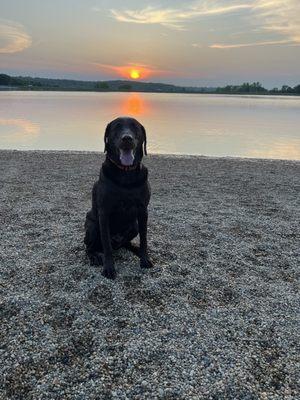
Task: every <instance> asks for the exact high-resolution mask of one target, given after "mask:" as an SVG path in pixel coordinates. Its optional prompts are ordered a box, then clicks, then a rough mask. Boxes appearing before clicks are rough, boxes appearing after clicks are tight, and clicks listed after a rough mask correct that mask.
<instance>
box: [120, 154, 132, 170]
mask: <svg viewBox="0 0 300 400" xmlns="http://www.w3.org/2000/svg"><path fill="white" fill-rule="evenodd" d="M120 161H121V164H122V165H124V166H126V167H129V166H130V165H132V164H133V161H134V157H133V151H132V150H129V151H125V150H121V154H120Z"/></svg>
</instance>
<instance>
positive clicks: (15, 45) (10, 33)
mask: <svg viewBox="0 0 300 400" xmlns="http://www.w3.org/2000/svg"><path fill="white" fill-rule="evenodd" d="M31 44H32V39H31V37H30V36H29V35H28V33H27V32H26V31H25V30H24V27H23V26H22V25H21V24H18V23H16V22H13V21H7V20H2V19H0V54H1V53H2V54H8V53H17V52H19V51H22V50H25V49H27V48H28V47H30V46H31Z"/></svg>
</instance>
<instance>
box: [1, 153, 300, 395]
mask: <svg viewBox="0 0 300 400" xmlns="http://www.w3.org/2000/svg"><path fill="white" fill-rule="evenodd" d="M102 161H103V154H100V153H80V152H78V153H72V152H21V151H20V152H19V151H0V187H1V191H0V204H1V215H0V219H1V226H0V229H1V248H0V263H1V266H0V323H1V329H0V399H1V400H2V399H188V400H189V399H215V400H218V399H248V400H250V399H266V400H269V399H299V398H300V392H299V372H300V370H299V354H300V348H299V332H300V323H299V304H300V303H299V264H300V263H299V260H300V250H299V247H300V246H299V241H300V232H299V231H300V213H299V208H300V207H299V206H300V195H299V193H300V162H293V161H272V160H254V159H230V158H207V157H181V156H154V155H150V156H149V157H148V158H147V159H145V165H147V167H148V168H149V176H150V183H151V187H152V198H151V202H150V207H149V249H150V251H149V252H150V256H151V258H152V260H153V262H154V264H155V267H154V268H153V269H152V270H146V271H144V270H141V269H140V268H139V260H138V259H137V258H136V257H135V256H134V255H132V254H130V253H129V252H127V251H125V250H120V251H118V252H116V253H115V262H116V268H117V271H118V276H117V279H116V280H115V281H109V280H107V279H105V278H104V277H103V276H102V275H101V269H100V268H99V267H91V266H89V264H88V262H87V259H86V257H85V251H84V246H83V236H84V231H83V224H84V220H85V214H86V212H87V211H88V209H89V208H90V205H91V188H92V184H93V182H94V181H95V180H96V179H97V177H98V173H99V169H100V166H101V163H102Z"/></svg>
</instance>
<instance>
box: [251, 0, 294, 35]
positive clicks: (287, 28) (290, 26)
mask: <svg viewBox="0 0 300 400" xmlns="http://www.w3.org/2000/svg"><path fill="white" fill-rule="evenodd" d="M253 11H254V13H256V16H257V18H258V21H259V22H260V23H261V25H262V28H263V30H264V31H268V32H273V33H277V34H279V35H281V36H284V37H286V38H287V39H289V40H290V41H292V42H295V43H300V1H299V0H255V1H254V6H253Z"/></svg>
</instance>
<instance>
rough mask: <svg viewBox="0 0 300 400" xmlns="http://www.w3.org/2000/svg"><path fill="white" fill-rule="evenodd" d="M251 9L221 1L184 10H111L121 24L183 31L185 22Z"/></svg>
mask: <svg viewBox="0 0 300 400" xmlns="http://www.w3.org/2000/svg"><path fill="white" fill-rule="evenodd" d="M249 8H251V5H249V4H243V3H242V4H236V3H235V4H230V5H223V4H222V3H221V2H220V1H218V2H216V1H214V2H212V1H210V2H208V1H204V2H203V1H202V2H201V3H199V2H197V3H192V4H191V5H190V6H188V7H186V8H182V9H178V8H158V7H152V6H148V7H145V8H143V9H140V10H116V9H111V10H110V11H111V14H112V16H113V17H114V18H115V19H116V20H117V21H120V22H129V23H135V24H159V25H163V26H167V27H169V28H173V29H177V30H182V29H184V28H185V22H187V21H189V20H191V19H194V18H197V17H202V16H210V15H220V14H227V13H232V12H235V11H240V10H244V9H249Z"/></svg>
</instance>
